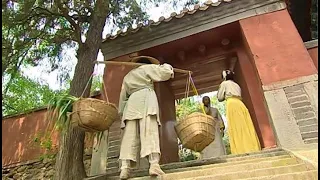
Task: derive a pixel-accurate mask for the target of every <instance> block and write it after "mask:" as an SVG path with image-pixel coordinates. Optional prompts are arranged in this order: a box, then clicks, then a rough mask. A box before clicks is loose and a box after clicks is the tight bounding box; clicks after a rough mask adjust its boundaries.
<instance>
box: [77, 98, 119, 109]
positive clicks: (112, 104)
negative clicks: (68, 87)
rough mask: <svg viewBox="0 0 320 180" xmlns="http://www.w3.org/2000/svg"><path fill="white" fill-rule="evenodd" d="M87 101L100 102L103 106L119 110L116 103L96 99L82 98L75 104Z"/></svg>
mask: <svg viewBox="0 0 320 180" xmlns="http://www.w3.org/2000/svg"><path fill="white" fill-rule="evenodd" d="M86 100H88V101H99V102H101V103H103V104H106V105H110V106H112V107H114V108H115V109H118V108H117V106H116V105H115V104H114V103H111V102H107V101H105V100H102V99H96V98H80V99H79V100H77V101H75V102H74V104H76V103H79V102H80V101H86Z"/></svg>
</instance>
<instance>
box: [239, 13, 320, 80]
mask: <svg viewBox="0 0 320 180" xmlns="http://www.w3.org/2000/svg"><path fill="white" fill-rule="evenodd" d="M240 25H241V29H242V32H243V34H244V36H245V41H246V42H247V43H248V46H249V48H250V51H251V55H252V57H253V59H254V63H255V66H256V67H257V70H258V73H259V76H260V79H261V82H262V84H263V85H268V84H271V83H274V82H278V81H283V80H289V79H294V78H297V77H301V76H308V75H312V74H316V73H317V69H316V67H315V65H314V63H313V61H312V59H311V58H310V55H309V53H308V51H307V50H306V48H305V46H304V43H303V41H302V39H301V37H300V35H299V33H298V31H297V29H296V27H295V25H294V24H293V22H292V20H291V18H290V15H289V13H288V12H287V10H282V11H277V12H273V13H269V14H263V15H259V16H254V17H251V18H247V19H243V20H240Z"/></svg>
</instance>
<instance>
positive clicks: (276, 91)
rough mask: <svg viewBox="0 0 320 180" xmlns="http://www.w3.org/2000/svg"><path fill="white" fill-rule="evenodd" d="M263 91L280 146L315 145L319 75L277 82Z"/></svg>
mask: <svg viewBox="0 0 320 180" xmlns="http://www.w3.org/2000/svg"><path fill="white" fill-rule="evenodd" d="M263 89H264V95H265V99H266V102H267V106H268V109H269V114H270V117H271V119H272V123H273V125H274V129H275V131H276V135H277V139H278V142H279V143H280V145H281V146H283V147H288V148H290V147H299V146H303V145H304V144H309V143H317V142H318V74H314V75H311V76H304V77H299V78H295V79H292V80H287V81H281V82H277V83H274V84H271V85H268V86H263Z"/></svg>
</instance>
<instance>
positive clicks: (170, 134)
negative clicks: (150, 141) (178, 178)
mask: <svg viewBox="0 0 320 180" xmlns="http://www.w3.org/2000/svg"><path fill="white" fill-rule="evenodd" d="M155 90H156V92H157V97H158V102H159V107H160V121H161V127H160V148H161V164H166V163H171V162H178V161H179V154H178V139H177V134H176V132H175V130H174V125H175V122H176V111H175V97H174V94H173V91H172V89H171V87H170V85H169V81H167V82H161V83H156V84H155Z"/></svg>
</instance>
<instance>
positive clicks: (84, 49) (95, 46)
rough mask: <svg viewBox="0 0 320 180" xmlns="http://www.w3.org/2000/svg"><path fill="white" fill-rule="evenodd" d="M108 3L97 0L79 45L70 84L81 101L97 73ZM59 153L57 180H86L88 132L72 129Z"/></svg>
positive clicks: (64, 137)
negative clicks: (95, 65)
mask: <svg viewBox="0 0 320 180" xmlns="http://www.w3.org/2000/svg"><path fill="white" fill-rule="evenodd" d="M108 6H109V1H107V0H97V1H96V4H95V9H94V13H93V14H92V19H91V21H90V27H89V29H88V32H87V38H86V42H85V43H79V49H78V52H77V53H78V54H77V56H78V63H77V65H76V68H75V73H74V77H73V79H72V82H71V87H70V95H73V96H76V97H80V96H81V94H82V92H83V90H84V88H85V86H86V84H87V82H88V80H89V78H90V76H91V75H92V73H93V70H94V61H95V60H96V59H97V56H98V52H99V48H100V44H101V42H102V32H103V28H104V26H105V21H106V18H107V14H108ZM90 87H91V82H90V84H89V86H88V87H87V90H86V92H85V93H84V95H83V97H88V96H89V94H90ZM60 138H61V139H60V144H59V152H58V154H57V158H56V174H55V180H81V179H83V178H85V177H86V173H85V169H84V163H83V153H84V138H85V132H84V131H82V130H80V129H79V128H77V127H72V126H70V127H69V129H68V130H67V131H66V132H65V134H63V135H62V136H61V137H60Z"/></svg>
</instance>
